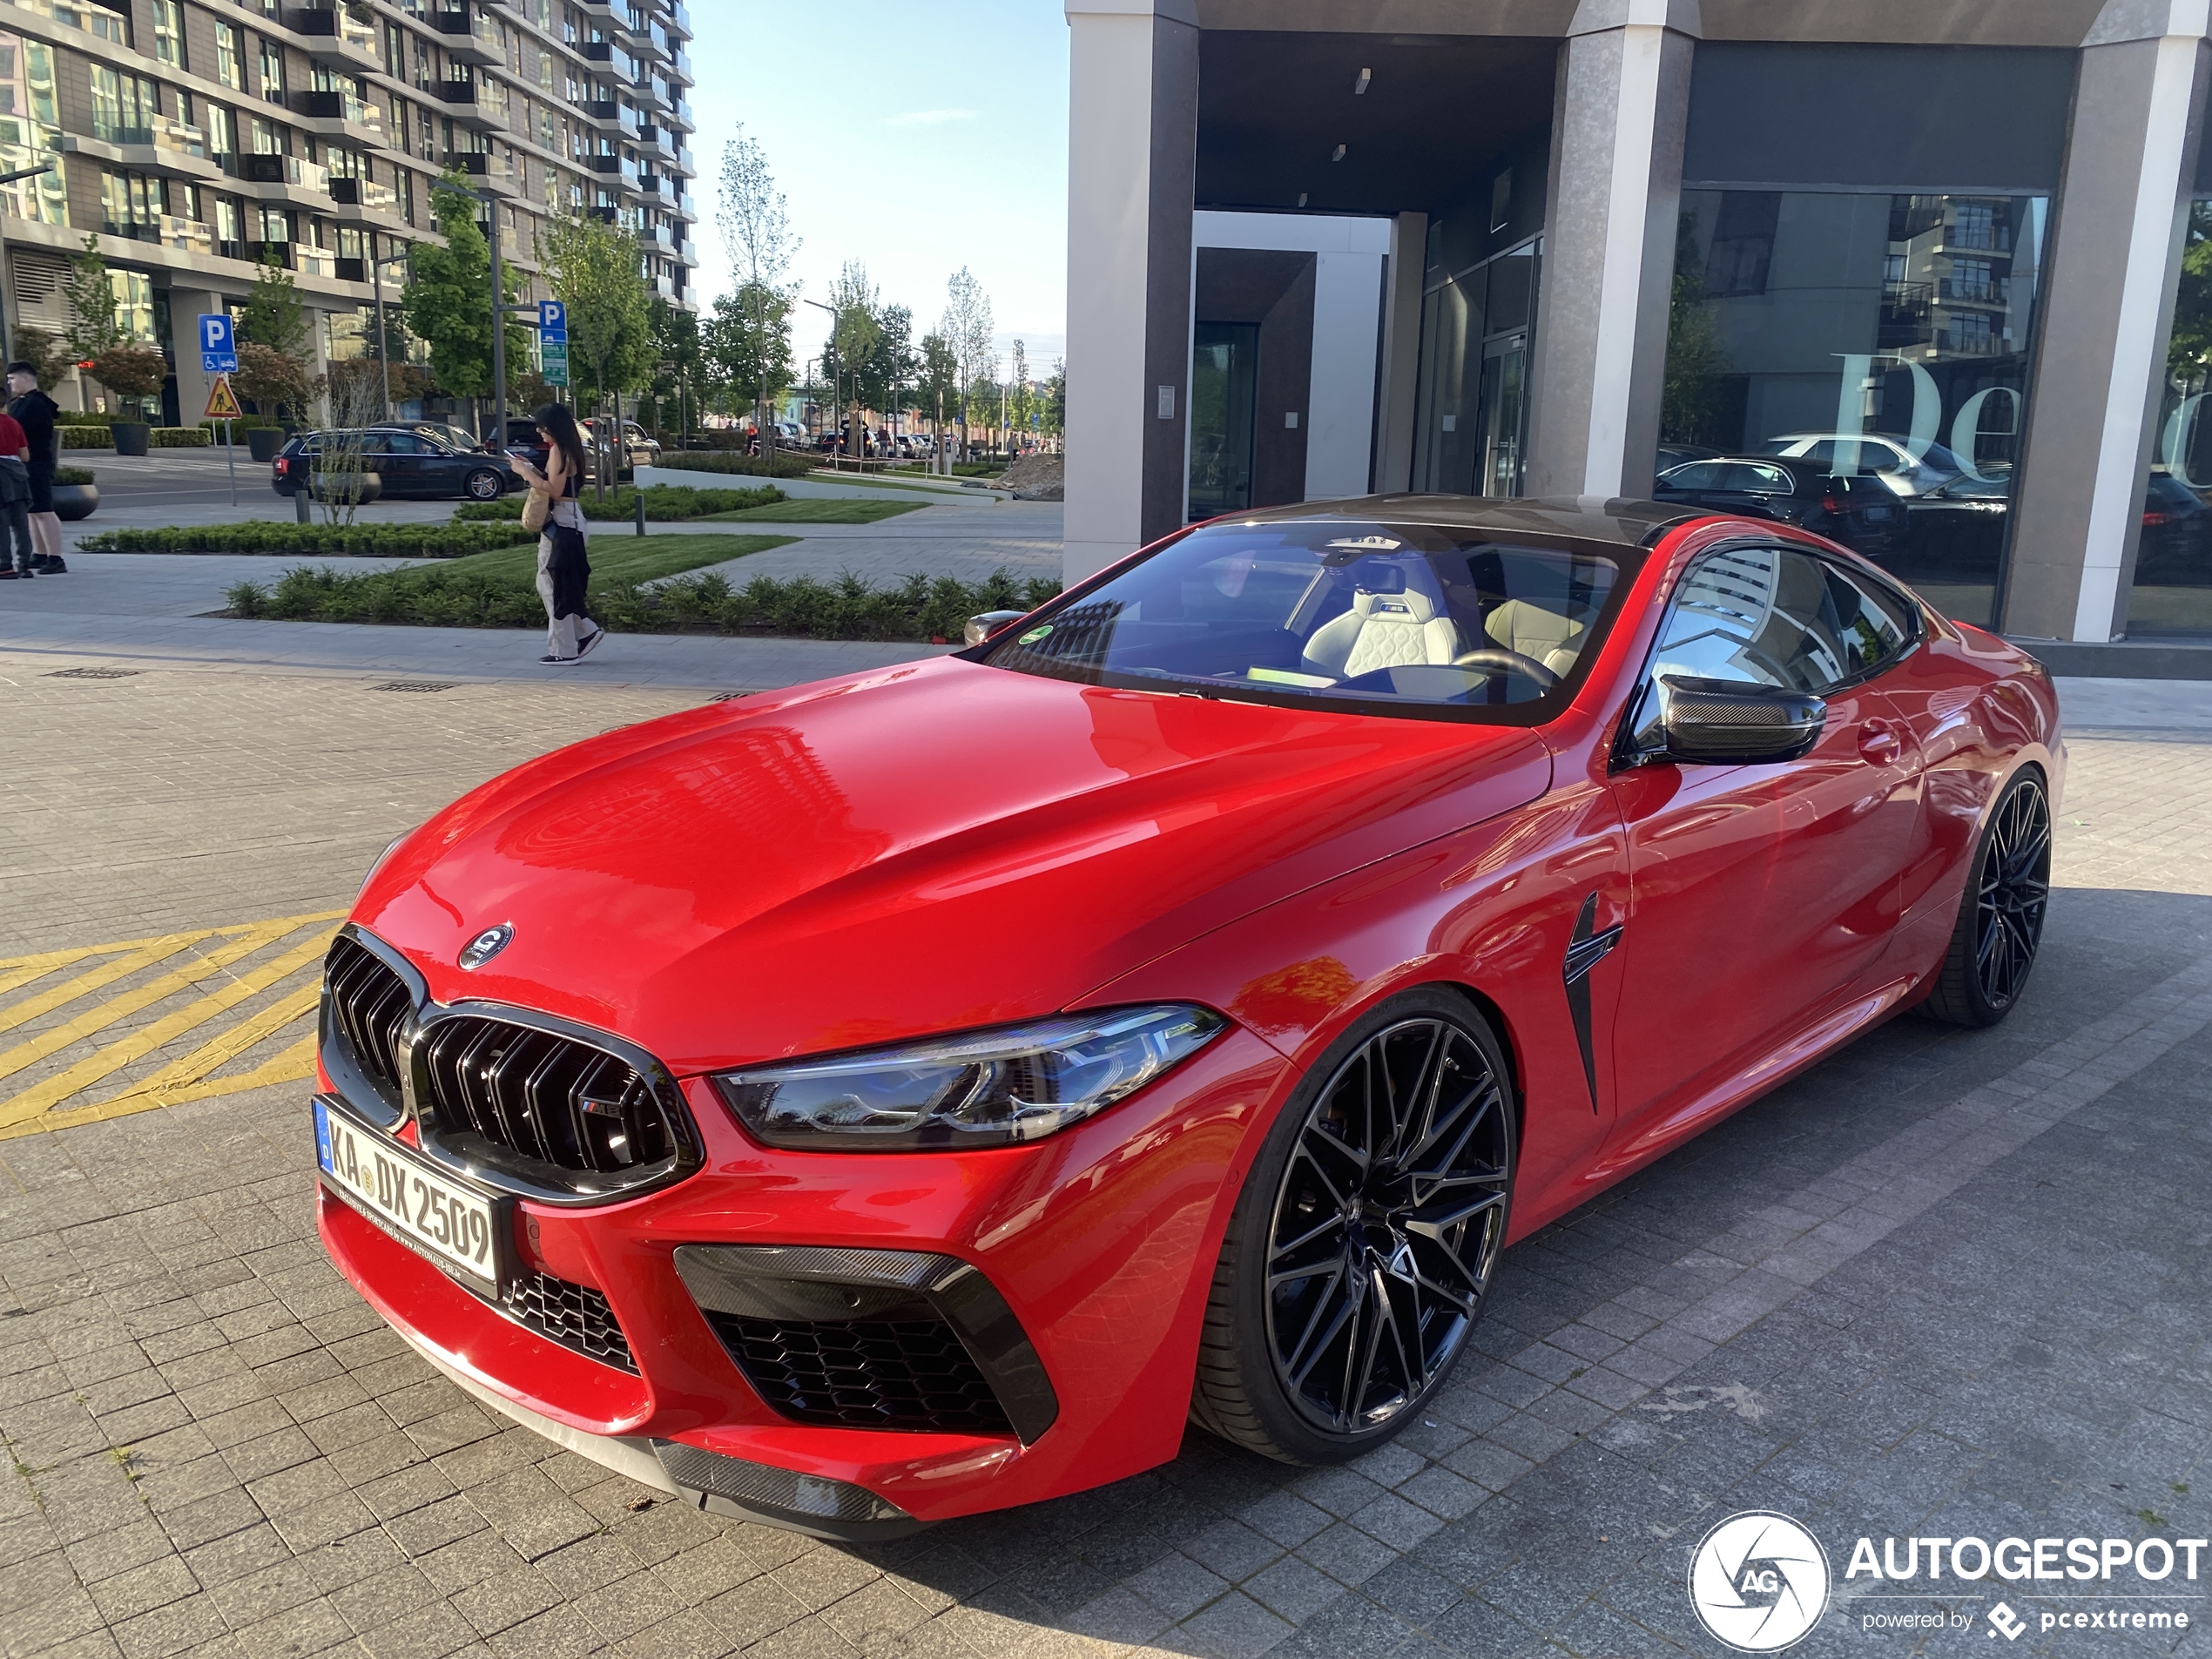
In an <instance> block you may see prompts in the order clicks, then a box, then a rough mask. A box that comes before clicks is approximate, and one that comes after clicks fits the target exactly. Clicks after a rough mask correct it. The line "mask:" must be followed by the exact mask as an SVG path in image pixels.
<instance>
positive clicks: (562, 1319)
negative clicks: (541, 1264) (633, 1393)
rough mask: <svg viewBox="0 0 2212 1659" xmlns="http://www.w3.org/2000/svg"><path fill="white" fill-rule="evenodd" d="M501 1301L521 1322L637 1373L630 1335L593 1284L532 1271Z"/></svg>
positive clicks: (604, 1362)
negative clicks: (592, 1286) (623, 1331)
mask: <svg viewBox="0 0 2212 1659" xmlns="http://www.w3.org/2000/svg"><path fill="white" fill-rule="evenodd" d="M500 1305H501V1306H502V1307H503V1308H505V1309H506V1310H507V1312H508V1314H509V1317H510V1318H513V1319H514V1320H515V1321H516V1323H517V1324H520V1325H527V1326H529V1329H531V1330H533V1331H535V1332H537V1333H538V1335H540V1336H542V1337H544V1338H545V1339H548V1340H549V1341H552V1342H557V1343H559V1344H560V1345H562V1346H563V1348H570V1349H573V1350H575V1352H577V1353H580V1354H583V1355H584V1356H585V1357H586V1358H587V1359H597V1361H598V1362H599V1363H600V1364H601V1365H603V1366H616V1367H617V1369H620V1370H623V1371H626V1372H630V1373H631V1375H632V1376H633V1377H634V1376H636V1375H637V1361H636V1360H635V1359H632V1358H631V1354H630V1339H629V1338H627V1337H625V1336H624V1335H623V1333H622V1326H621V1325H618V1324H617V1323H616V1321H615V1311H614V1309H613V1308H611V1307H610V1306H609V1305H608V1304H607V1298H605V1297H604V1296H603V1295H601V1294H600V1293H599V1292H598V1291H595V1290H593V1289H592V1288H591V1287H590V1285H576V1284H571V1283H570V1281H569V1280H567V1279H564V1278H554V1277H553V1275H552V1274H550V1273H528V1274H524V1275H523V1276H522V1277H520V1278H516V1280H515V1281H514V1283H512V1284H511V1285H509V1286H508V1287H507V1290H506V1291H505V1293H504V1294H503V1295H502V1296H501V1298H500Z"/></svg>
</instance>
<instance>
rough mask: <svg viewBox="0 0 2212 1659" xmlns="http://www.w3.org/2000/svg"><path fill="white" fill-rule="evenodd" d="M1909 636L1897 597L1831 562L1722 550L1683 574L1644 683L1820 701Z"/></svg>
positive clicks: (1910, 621) (1776, 552) (1893, 653)
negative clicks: (1720, 687) (1674, 680)
mask: <svg viewBox="0 0 2212 1659" xmlns="http://www.w3.org/2000/svg"><path fill="white" fill-rule="evenodd" d="M1918 633H1919V628H1918V620H1917V617H1915V616H1914V614H1913V612H1912V610H1911V608H1910V607H1908V606H1907V605H1906V604H1905V602H1904V600H1903V599H1902V598H1901V597H1898V596H1896V595H1893V594H1892V593H1890V592H1889V591H1887V590H1885V589H1884V588H1882V587H1881V586H1880V584H1878V583H1876V582H1874V581H1872V580H1871V579H1869V578H1865V577H1859V576H1858V575H1856V574H1855V573H1852V572H1849V571H1846V570H1844V568H1843V567H1842V566H1840V565H1838V564H1833V563H1830V562H1829V561H1828V560H1826V559H1822V558H1815V557H1814V556H1812V555H1811V554H1809V553H1799V552H1794V551H1787V550H1783V549H1780V548H1771V547H1762V548H1727V549H1723V550H1721V551H1719V552H1716V553H1712V554H1709V555H1708V556H1706V557H1704V558H1703V559H1701V560H1699V561H1698V563H1696V565H1695V566H1693V567H1692V568H1691V570H1690V571H1689V575H1688V576H1686V577H1683V584H1682V587H1681V589H1680V590H1679V591H1678V592H1677V593H1676V596H1675V598H1674V602H1673V603H1672V604H1670V605H1669V607H1668V610H1667V620H1666V622H1665V624H1664V625H1663V626H1662V629H1661V631H1660V636H1659V644H1657V645H1656V647H1655V648H1654V649H1653V651H1652V657H1651V673H1650V677H1651V678H1654V679H1658V678H1662V677H1665V676H1669V675H1674V676H1679V677H1682V678H1689V679H1708V680H1731V681H1734V682H1736V683H1737V684H1739V685H1767V686H1773V687H1776V688H1777V689H1779V690H1784V691H1806V692H1810V693H1811V694H1812V695H1813V696H1815V697H1824V696H1825V695H1827V694H1828V693H1829V692H1831V691H1835V690H1836V689H1837V688H1838V686H1840V685H1844V683H1846V682H1847V681H1851V680H1855V679H1858V678H1862V677H1863V676H1865V675H1867V674H1870V673H1872V672H1875V671H1878V670H1879V669H1880V668H1882V667H1883V666H1884V665H1885V664H1888V663H1890V662H1892V661H1893V660H1894V659H1895V658H1898V656H1900V655H1902V654H1903V652H1904V651H1905V647H1906V646H1908V645H1910V644H1912V641H1913V640H1914V639H1915V638H1916V637H1918Z"/></svg>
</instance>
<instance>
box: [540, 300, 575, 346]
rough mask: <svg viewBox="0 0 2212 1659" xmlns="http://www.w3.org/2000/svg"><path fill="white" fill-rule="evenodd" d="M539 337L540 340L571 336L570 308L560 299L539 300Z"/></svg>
mask: <svg viewBox="0 0 2212 1659" xmlns="http://www.w3.org/2000/svg"><path fill="white" fill-rule="evenodd" d="M537 337H538V338H539V339H540V340H566V339H567V338H568V337H569V308H568V307H567V306H565V305H563V304H562V303H561V301H560V300H539V301H538V302H537Z"/></svg>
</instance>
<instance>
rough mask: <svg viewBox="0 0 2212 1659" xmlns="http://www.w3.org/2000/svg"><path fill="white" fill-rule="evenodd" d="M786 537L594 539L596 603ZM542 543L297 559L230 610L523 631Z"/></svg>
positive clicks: (237, 592)
mask: <svg viewBox="0 0 2212 1659" xmlns="http://www.w3.org/2000/svg"><path fill="white" fill-rule="evenodd" d="M795 539H796V538H795V537H792V536H732V535H729V534H727V533H726V532H719V531H717V532H710V533H709V534H707V535H705V536H625V535H619V534H610V533H608V532H606V531H602V532H601V533H600V534H598V535H597V536H593V537H592V538H591V590H590V592H591V603H592V608H593V610H595V612H596V611H597V610H598V609H599V606H600V604H601V603H602V600H603V599H604V601H606V602H607V603H609V604H620V603H621V602H622V601H623V599H624V596H626V595H628V594H630V593H631V591H632V590H635V588H636V587H637V584H638V583H644V582H651V581H655V580H657V579H658V578H659V577H670V576H679V575H681V574H682V573H683V572H685V571H686V570H698V569H700V568H701V567H703V566H705V565H709V564H719V563H722V562H723V561H724V560H725V559H735V558H742V557H744V556H745V555H747V554H749V553H759V552H762V551H764V550H766V549H768V548H772V547H781V546H783V545H784V544H785V543H786V542H790V541H792V540H795ZM536 580H537V550H536V548H535V547H515V548H505V549H502V550H500V551H498V552H496V553H476V554H471V555H470V556H469V557H467V558H460V559H442V560H440V561H439V562H438V563H435V564H416V565H410V566H408V568H406V569H404V570H376V571H371V572H368V573H365V574H361V575H340V574H339V573H338V572H337V571H334V570H331V569H330V568H329V567H327V566H324V567H323V568H321V569H319V570H318V569H313V568H310V567H309V566H307V565H299V566H296V567H294V568H293V569H292V570H287V571H286V572H285V574H284V576H283V577H281V578H280V580H279V581H278V582H277V583H276V584H275V585H274V587H273V588H270V587H265V586H263V585H262V584H261V583H258V582H241V583H239V584H238V585H237V586H235V587H233V589H231V590H230V594H229V597H230V601H231V614H232V615H233V616H238V617H275V618H278V619H280V620H284V621H290V622H375V623H402V624H406V623H411V624H417V625H421V626H425V627H440V628H522V627H529V626H530V625H531V624H535V623H542V622H543V621H544V619H545V608H544V605H543V603H542V602H541V601H540V600H539V598H538V597H537V587H536Z"/></svg>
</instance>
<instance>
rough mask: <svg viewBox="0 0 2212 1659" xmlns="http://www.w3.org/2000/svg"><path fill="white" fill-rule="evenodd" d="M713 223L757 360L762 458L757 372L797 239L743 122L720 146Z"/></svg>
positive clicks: (786, 305)
mask: <svg viewBox="0 0 2212 1659" xmlns="http://www.w3.org/2000/svg"><path fill="white" fill-rule="evenodd" d="M714 222H715V225H716V226H717V227H718V229H719V230H720V231H721V233H722V245H723V246H724V247H725V248H726V249H727V250H728V251H729V255H730V268H731V269H732V271H734V272H736V273H737V276H738V294H737V297H738V301H739V303H741V304H742V305H744V306H745V307H746V309H747V319H746V320H747V323H748V327H747V329H746V331H745V335H746V338H748V339H749V340H751V341H752V342H753V345H754V348H755V351H756V354H758V357H759V362H758V363H757V364H756V372H755V373H754V374H752V376H751V379H752V384H753V385H754V387H755V388H756V389H755V391H754V394H753V398H754V402H753V422H754V425H755V427H756V428H757V429H759V431H760V432H761V434H762V438H761V454H762V455H764V456H765V455H767V454H768V453H769V451H770V449H771V448H772V446H773V442H774V440H773V439H772V437H771V436H769V435H768V433H767V426H766V422H767V409H766V405H767V401H768V398H769V395H770V394H769V392H768V390H767V381H768V378H769V377H768V376H766V375H765V374H761V373H759V372H758V370H759V368H760V367H763V366H765V363H766V361H768V358H769V356H770V355H772V353H771V350H770V347H769V344H768V335H769V333H770V330H771V328H772V327H776V326H779V325H780V324H781V323H782V321H783V320H784V319H786V318H788V317H789V316H790V314H791V309H792V300H793V299H795V298H796V297H797V295H796V290H795V289H794V290H793V291H792V292H790V293H786V291H785V289H784V287H783V277H784V273H785V272H786V271H787V270H789V269H790V268H791V262H792V258H793V257H794V256H795V255H797V253H798V252H799V239H798V238H797V237H795V236H793V235H792V233H791V226H790V223H789V221H788V219H786V214H785V212H784V198H783V194H782V192H780V191H779V190H778V189H777V188H776V181H775V178H774V176H773V175H772V174H771V173H770V172H769V171H768V157H767V152H765V151H764V150H762V149H761V147H760V145H759V141H758V140H757V139H753V138H747V137H746V136H745V127H744V125H743V124H740V125H738V136H737V137H736V138H732V139H731V140H729V142H727V143H726V144H725V145H723V146H722V181H721V191H720V199H719V201H718V204H717V206H716V207H715V212H714ZM778 301H780V302H781V308H780V311H779V310H778V307H777V302H778ZM783 358H784V368H783V380H784V381H786V382H787V381H789V379H790V377H791V365H790V359H791V342H790V341H789V340H788V339H786V341H784V344H783ZM777 389H778V390H780V389H781V387H780V386H779V388H777Z"/></svg>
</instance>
